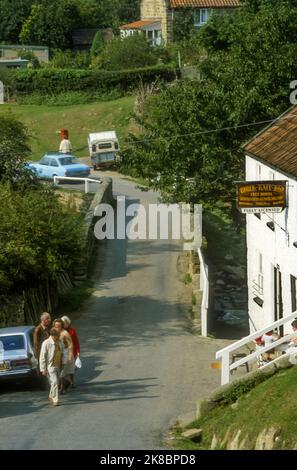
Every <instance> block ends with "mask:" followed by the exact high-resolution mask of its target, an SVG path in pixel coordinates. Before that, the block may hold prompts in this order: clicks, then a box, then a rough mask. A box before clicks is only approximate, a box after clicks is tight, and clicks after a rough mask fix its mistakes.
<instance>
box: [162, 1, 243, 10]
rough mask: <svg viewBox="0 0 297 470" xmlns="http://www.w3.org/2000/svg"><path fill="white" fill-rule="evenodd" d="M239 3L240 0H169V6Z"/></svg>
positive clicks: (226, 6) (205, 5)
mask: <svg viewBox="0 0 297 470" xmlns="http://www.w3.org/2000/svg"><path fill="white" fill-rule="evenodd" d="M240 4H241V2H240V0H170V6H171V8H183V7H188V8H232V7H239V6H240Z"/></svg>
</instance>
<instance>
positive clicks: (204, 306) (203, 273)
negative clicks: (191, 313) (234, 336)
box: [198, 248, 209, 336]
mask: <svg viewBox="0 0 297 470" xmlns="http://www.w3.org/2000/svg"><path fill="white" fill-rule="evenodd" d="M198 256H199V261H200V290H201V291H202V292H203V294H202V302H201V335H202V336H207V333H208V304H209V280H208V266H207V264H206V263H205V261H204V257H203V254H202V251H201V249H200V248H198Z"/></svg>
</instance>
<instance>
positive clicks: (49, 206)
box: [0, 184, 84, 295]
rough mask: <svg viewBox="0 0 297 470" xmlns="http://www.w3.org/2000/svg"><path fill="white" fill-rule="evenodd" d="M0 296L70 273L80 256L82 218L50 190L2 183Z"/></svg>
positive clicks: (0, 187) (0, 197) (15, 292)
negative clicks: (22, 189)
mask: <svg viewBox="0 0 297 470" xmlns="http://www.w3.org/2000/svg"><path fill="white" fill-rule="evenodd" d="M0 199H1V205H0V234H1V236H0V294H2V295H5V294H8V293H14V294H18V293H21V292H22V290H24V289H25V288H27V287H35V286H36V285H39V284H40V282H42V281H43V280H55V279H56V278H57V276H58V275H59V273H60V272H61V271H64V270H69V271H71V269H72V267H73V266H74V265H75V263H77V261H78V260H79V259H80V257H81V255H82V249H83V240H84V221H83V216H82V215H79V214H78V213H77V212H76V211H75V210H74V209H71V208H70V207H68V206H65V205H63V204H62V203H61V202H60V201H59V199H58V196H57V195H56V194H55V192H54V191H53V190H51V189H49V188H43V189H39V190H38V191H28V190H26V191H20V190H17V191H16V190H15V189H14V188H12V187H11V186H9V185H8V184H2V185H0Z"/></svg>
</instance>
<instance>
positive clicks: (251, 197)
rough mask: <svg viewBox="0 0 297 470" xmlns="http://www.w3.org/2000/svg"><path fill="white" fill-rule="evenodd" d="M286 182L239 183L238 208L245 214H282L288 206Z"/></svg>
mask: <svg viewBox="0 0 297 470" xmlns="http://www.w3.org/2000/svg"><path fill="white" fill-rule="evenodd" d="M286 184H287V182H286V181H245V182H243V183H237V208H238V209H239V211H240V212H242V213H243V214H254V213H261V212H282V211H283V210H284V208H285V207H286V205H287V198H286V195H287V191H286Z"/></svg>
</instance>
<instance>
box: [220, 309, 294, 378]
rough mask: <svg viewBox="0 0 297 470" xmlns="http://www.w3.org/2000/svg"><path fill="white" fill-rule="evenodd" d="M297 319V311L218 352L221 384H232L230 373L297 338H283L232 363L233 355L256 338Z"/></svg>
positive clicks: (291, 336)
mask: <svg viewBox="0 0 297 470" xmlns="http://www.w3.org/2000/svg"><path fill="white" fill-rule="evenodd" d="M296 317H297V311H295V312H293V313H291V314H290V315H287V316H286V317H284V318H281V319H280V320H277V321H275V322H274V323H271V324H270V325H267V326H266V327H265V328H262V329H261V330H258V331H256V332H255V333H252V334H250V335H248V336H245V337H244V338H242V339H240V340H239V341H236V342H235V343H233V344H231V345H230V346H227V347H226V348H224V349H221V350H220V351H217V353H216V359H221V384H222V385H224V384H227V383H229V382H230V372H231V371H232V370H234V369H236V368H237V367H239V366H242V365H244V364H247V363H248V362H249V361H252V360H253V359H255V360H256V359H257V358H258V357H259V356H260V355H261V354H262V353H264V352H267V351H269V350H271V349H275V348H276V347H277V346H280V345H281V344H283V343H287V342H288V341H289V340H290V339H291V338H293V337H296V333H292V334H290V335H285V336H283V337H282V338H280V339H278V340H276V341H273V342H272V343H271V344H269V346H262V347H260V348H258V349H257V350H256V351H253V352H251V353H250V354H248V355H246V356H245V357H243V358H242V359H239V360H238V361H236V362H232V361H230V354H231V353H233V352H234V351H236V350H238V349H239V348H242V347H243V346H247V345H248V344H249V343H252V342H253V341H255V339H256V338H259V337H261V336H262V335H263V334H264V333H267V332H269V331H272V330H274V329H276V328H278V327H280V326H282V325H285V324H286V323H288V322H289V321H292V320H294V319H295V318H296ZM275 360H277V359H274V360H273V361H270V362H268V363H267V364H265V365H263V366H261V367H260V369H263V368H265V367H267V366H268V365H269V364H271V363H273V362H274V361H275Z"/></svg>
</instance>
